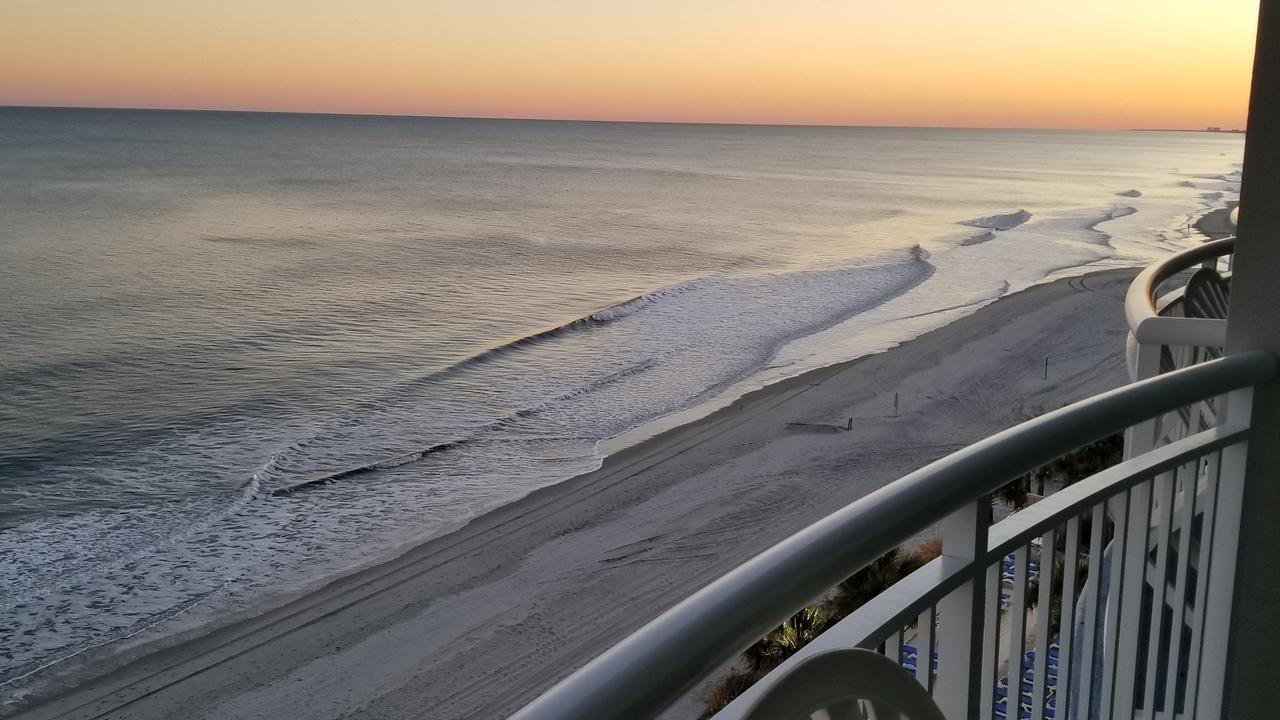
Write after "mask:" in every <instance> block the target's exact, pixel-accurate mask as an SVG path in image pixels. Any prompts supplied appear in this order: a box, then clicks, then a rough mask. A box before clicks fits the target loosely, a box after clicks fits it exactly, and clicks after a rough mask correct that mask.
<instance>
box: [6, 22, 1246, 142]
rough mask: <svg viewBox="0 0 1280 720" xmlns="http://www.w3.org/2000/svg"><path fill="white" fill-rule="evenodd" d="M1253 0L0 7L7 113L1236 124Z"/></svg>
mask: <svg viewBox="0 0 1280 720" xmlns="http://www.w3.org/2000/svg"><path fill="white" fill-rule="evenodd" d="M1256 13H1257V0H1070V1H1067V0H1054V1H1050V0H963V1H961V0H643V1H641V0H273V1H271V2H263V1H261V0H254V1H249V0H218V1H217V2H203V3H198V2H195V1H194V0H111V1H110V2H104V1H102V0H3V1H2V2H0V105H72V106H109V107H165V108H209V109H237V110H239V109H243V110H282V111H307V112H340V113H379V114H382V113H386V114H407V115H454V116H485V117H533V118H581V119H616V120H672V121H694V122H751V123H813V124H858V125H862V124H873V125H934V126H981V127H1003V126H1021V127H1101V128H1129V127H1181V128H1199V127H1204V126H1206V125H1220V126H1224V127H1242V126H1243V125H1244V117H1245V110H1246V104H1247V99H1248V81H1249V71H1250V63H1251V61H1252V56H1253V39H1254V36H1253V34H1254V23H1255V21H1256Z"/></svg>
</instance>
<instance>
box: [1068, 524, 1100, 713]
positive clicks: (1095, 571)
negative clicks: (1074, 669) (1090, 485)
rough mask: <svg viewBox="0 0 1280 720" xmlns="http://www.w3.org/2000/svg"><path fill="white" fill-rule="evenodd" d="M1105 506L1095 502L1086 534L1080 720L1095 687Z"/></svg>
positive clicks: (1091, 698)
mask: <svg viewBox="0 0 1280 720" xmlns="http://www.w3.org/2000/svg"><path fill="white" fill-rule="evenodd" d="M1106 517H1107V513H1106V503H1098V504H1097V505H1095V506H1094V507H1093V518H1092V523H1093V525H1092V527H1091V528H1090V531H1089V578H1088V580H1087V581H1086V584H1087V585H1088V587H1087V588H1086V590H1087V591H1088V595H1089V596H1088V598H1086V602H1085V607H1084V632H1083V634H1082V635H1081V639H1080V643H1081V646H1080V695H1079V696H1078V697H1077V698H1076V703H1077V704H1079V706H1080V712H1078V713H1076V714H1077V715H1078V716H1080V717H1088V716H1089V714H1090V713H1092V712H1093V710H1092V707H1093V696H1094V694H1096V693H1097V688H1095V687H1094V686H1093V667H1094V665H1096V664H1097V662H1098V658H1097V657H1096V655H1097V645H1098V642H1097V640H1098V615H1099V613H1100V610H1099V608H1100V606H1101V603H1102V567H1103V563H1102V551H1103V547H1102V529H1103V526H1104V524H1105V523H1106Z"/></svg>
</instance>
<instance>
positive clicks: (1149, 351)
mask: <svg viewBox="0 0 1280 720" xmlns="http://www.w3.org/2000/svg"><path fill="white" fill-rule="evenodd" d="M1135 341H1136V342H1137V346H1138V347H1137V351H1136V354H1135V358H1134V363H1133V372H1134V380H1135V381H1138V380H1146V379H1147V378H1152V377H1155V376H1156V375H1158V374H1159V373H1160V349H1161V346H1160V345H1159V344H1152V343H1145V342H1141V341H1137V340H1136V338H1135ZM1155 434H1156V420H1155V419H1151V420H1147V421H1145V422H1142V423H1139V424H1137V425H1134V426H1133V427H1131V428H1129V429H1128V430H1125V432H1124V457H1125V459H1126V460H1128V459H1129V458H1132V457H1135V456H1137V455H1141V454H1142V453H1144V452H1146V451H1148V450H1150V449H1151V448H1152V447H1154V446H1155Z"/></svg>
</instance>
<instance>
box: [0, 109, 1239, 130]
mask: <svg viewBox="0 0 1280 720" xmlns="http://www.w3.org/2000/svg"><path fill="white" fill-rule="evenodd" d="M0 110H106V111H117V112H189V113H222V114H240V115H314V116H320V117H369V118H402V119H417V120H496V121H510V122H561V123H601V124H604V123H614V124H627V125H706V126H730V127H794V128H882V129H887V130H895V129H896V130H1038V131H1053V132H1211V131H1210V130H1208V128H1209V127H1212V126H1205V127H1195V128H1190V127H1188V128H1144V127H1113V128H1096V127H1089V128H1080V127H1045V126H1033V125H1025V126H1024V125H1010V126H980V125H877V124H871V123H864V124H857V123H801V122H795V123H778V122H750V121H713V120H618V119H610V118H558V117H525V116H498V115H414V114H409V113H389V112H387V113H379V112H334V111H323V110H249V109H228V108H203V107H201V108H182V107H156V106H150V107H143V106H122V105H10V104H5V103H0ZM1220 132H1222V133H1224V134H1230V133H1233V132H1234V133H1242V132H1243V130H1242V129H1232V130H1225V129H1224V130H1221V131H1220Z"/></svg>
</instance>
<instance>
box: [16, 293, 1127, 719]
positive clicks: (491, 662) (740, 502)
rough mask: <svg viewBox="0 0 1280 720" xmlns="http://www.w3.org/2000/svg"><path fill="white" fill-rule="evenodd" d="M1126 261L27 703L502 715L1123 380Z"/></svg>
mask: <svg viewBox="0 0 1280 720" xmlns="http://www.w3.org/2000/svg"><path fill="white" fill-rule="evenodd" d="M1133 274H1134V271H1129V270H1116V271H1106V272H1099V273H1094V274H1091V275H1088V276H1085V277H1081V278H1072V279H1067V280H1061V281H1057V282H1053V283H1050V284H1046V285H1041V286H1037V287H1033V288H1031V289H1029V290H1026V291H1024V292H1020V293H1017V294H1014V295H1011V296H1009V297H1006V298H1004V299H1001V300H999V301H997V302H995V303H993V304H991V305H989V306H987V307H985V308H983V309H981V310H979V311H978V312H976V313H974V314H973V315H971V316H968V317H966V318H963V319H961V320H959V321H957V322H955V323H952V324H950V325H948V326H946V327H944V328H941V329H938V330H936V331H933V332H931V333H928V334H927V335H924V336H922V337H920V338H917V339H915V340H913V341H911V342H908V343H905V344H903V345H901V346H899V347H897V348H895V349H893V350H890V351H888V352H885V353H881V354H878V355H874V356H870V357H866V358H862V359H859V360H855V361H850V362H846V363H842V364H839V365H835V366H832V367H829V368H825V369H822V370H817V371H814V372H811V373H808V374H805V375H802V376H800V377H797V378H794V379H792V380H789V381H786V382H782V383H778V384H776V385H772V386H769V387H767V388H765V389H763V390H760V391H757V392H755V393H752V394H750V395H748V396H746V397H744V398H743V399H742V400H741V401H739V402H737V403H734V404H733V405H732V406H730V407H727V408H724V409H723V410H721V411H719V412H716V413H715V414H713V415H711V416H709V417H707V418H705V419H703V420H700V421H698V422H695V423H693V424H690V425H687V426H683V427H680V428H676V429H674V430H671V431H669V432H666V433H664V434H662V435H659V436H658V437H655V438H653V439H651V440H648V441H645V442H643V443H642V444H640V445H637V446H635V447H632V448H629V449H626V450H624V451H622V452H619V453H617V454H615V455H613V456H611V457H609V458H608V459H607V461H606V462H605V463H604V466H603V467H602V468H600V469H599V470H598V471H596V472H593V473H589V474H587V475H583V476H580V477H577V478H574V479H572V480H570V481H567V482H564V483H561V484H559V485H556V486H553V487H549V488H545V489H543V490H539V491H537V492H534V493H532V494H531V495H529V496H528V497H526V498H524V499H523V500H521V501H519V502H516V503H513V504H511V505H508V506H505V507H503V508H501V509H499V510H496V511H494V512H491V513H489V514H486V515H484V516H482V517H480V518H477V519H476V520H474V521H473V522H471V523H470V524H468V525H467V526H465V527H464V528H462V529H461V530H459V531H457V532H454V533H452V534H450V535H447V536H444V537H441V538H438V539H436V540H433V541H431V542H429V543H426V544H424V545H422V546H420V547H417V548H415V549H413V550H411V551H409V552H407V553H406V554H404V555H402V556H401V557H399V558H397V559H395V560H393V561H391V562H388V563H385V564H383V565H380V566H377V567H374V568H371V569H368V570H366V571H363V572H360V573H358V574H355V575H352V576H350V577H347V578H344V579H341V580H338V581H336V582H334V583H332V584H330V585H329V586H327V587H325V588H324V589H322V590H320V591H318V592H315V593H313V594H311V595H308V596H306V597H304V598H301V599H299V600H296V601H294V602H292V603H290V604H288V605H285V606H283V607H280V608H277V609H274V610H271V611H269V612H266V613H264V614H261V615H260V616H257V617H254V618H250V619H246V620H242V621H241V622H238V623H236V624H233V625H230V626H227V627H223V628H221V629H218V630H216V631H214V632H212V633H208V634H205V635H203V636H200V637H194V638H188V639H185V640H184V641H183V642H182V643H180V644H177V645H174V646H172V647H167V648H164V649H160V650H156V651H154V652H146V653H144V652H143V651H145V650H148V648H143V649H142V650H140V651H138V652H134V653H132V655H131V656H130V657H128V658H123V659H122V660H117V661H116V662H114V663H113V664H114V665H116V667H115V669H112V670H111V671H110V672H108V673H107V674H105V675H101V676H99V677H96V678H91V679H89V680H88V681H87V682H84V684H82V685H80V686H79V687H78V688H77V689H75V690H73V691H71V692H69V693H67V694H65V695H62V696H61V697H58V698H56V699H54V700H53V701H52V702H49V703H47V704H45V705H43V706H40V707H38V708H35V709H33V710H30V711H29V712H28V713H26V714H23V715H20V717H24V718H26V717H29V718H90V717H95V718H96V717H110V718H166V717H184V718H281V717H307V718H344V717H360V718H407V717H419V718H439V719H441V720H447V719H452V718H501V717H505V716H506V715H508V714H510V713H511V712H513V711H514V710H515V709H517V708H518V707H519V706H521V705H522V704H523V703H524V702H526V701H528V700H529V699H530V698H532V697H533V696H535V695H536V694H538V693H539V692H540V691H542V690H544V689H545V688H547V687H548V686H550V685H551V684H553V683H554V682H556V681H557V680H558V679H560V678H562V677H563V676H565V675H567V674H568V673H570V672H571V671H573V670H574V669H575V668H577V667H579V666H580V665H582V664H583V663H585V662H586V661H588V660H589V659H591V658H592V657H594V656H595V655H597V654H598V653H600V652H601V651H603V650H604V649H606V648H607V647H609V646H610V645H611V644H613V643H614V642H616V641H618V640H619V639H621V638H622V637H623V636H625V635H626V634H627V633H629V632H630V631H632V630H634V629H635V628H636V627H638V626H640V625H641V624H643V623H644V622H646V621H648V620H650V619H652V618H653V617H654V616H656V615H657V614H659V613H660V612H661V611H663V610H665V609H666V608H668V607H669V606H671V605H673V604H674V603H676V602H677V601H679V600H680V599H682V598H683V597H685V596H687V595H689V594H690V593H692V592H694V591H695V590H697V589H698V588H700V587H702V586H703V585H705V584H706V583H707V582H709V581H711V580H712V579H714V578H715V577H717V576H719V575H721V574H723V573H724V572H726V571H728V570H729V569H731V568H732V567H733V566H735V565H737V564H739V563H740V562H742V561H743V560H745V559H747V558H749V557H751V556H752V555H754V554H756V553H758V552H760V551H761V550H763V549H765V548H766V547H768V546H769V545H771V544H773V543H775V542H777V541H779V540H781V539H782V538H784V537H786V536H787V535H789V534H791V533H792V532H794V531H796V530H798V529H800V528H801V527H803V526H805V525H807V524H809V523H811V522H813V521H815V520H817V519H818V518H820V517H822V516H824V515H826V514H827V513H829V512H831V511H832V510H835V509H836V508H838V507H840V506H842V505H844V504H847V503H849V502H851V501H853V500H855V499H857V498H858V497H860V496H862V495H864V494H866V493H867V492H869V491H871V490H873V489H875V488H877V487H880V486H882V485H884V484H885V483H888V482H891V481H893V480H894V479H896V478H897V477H900V476H901V475H903V474H904V473H906V472H908V471H910V470H912V469H914V468H917V467H919V466H921V465H923V464H925V463H927V462H929V461H932V460H934V459H937V458H939V457H941V456H943V455H945V454H947V453H948V452H951V451H953V450H955V449H958V448H960V447H963V446H964V445H966V444H968V443H970V442H972V441H974V440H976V439H978V438H980V437H983V436H985V435H988V434H990V433H992V432H994V431H996V430H999V429H1001V428H1005V427H1008V426H1010V425H1012V424H1015V423H1017V422H1019V421H1021V420H1024V419H1027V418H1029V417H1032V416H1034V415H1036V414H1038V413H1040V412H1042V411H1044V410H1047V409H1052V408H1056V407H1059V406H1061V405H1063V404H1066V403H1069V402H1071V401H1074V400H1077V399H1079V398H1082V397H1085V396H1088V395H1091V394H1094V393H1097V392H1099V391H1102V390H1105V389H1108V388H1111V387H1115V386H1117V385H1119V384H1122V383H1123V382H1125V380H1126V373H1125V369H1124V352H1123V349H1124V337H1125V332H1126V326H1125V321H1124V315H1123V309H1122V298H1123V295H1124V292H1125V289H1126V287H1127V285H1128V281H1129V279H1130V278H1131V277H1132V276H1133ZM1046 358H1047V359H1048V377H1047V379H1046V377H1045V360H1046ZM895 395H896V397H897V399H898V409H897V412H896V414H895V410H894V405H895ZM850 418H852V428H853V429H852V430H851V431H845V430H844V429H843V428H844V427H845V426H846V424H847V423H848V422H849V420H850ZM797 424H798V425H797ZM837 428H838V429H837ZM149 650H155V649H154V648H150V649H149ZM126 661H127V662H126ZM99 671H101V670H99ZM85 672H86V673H87V672H88V671H85ZM85 677H86V676H85V675H82V676H80V677H76V678H74V679H75V680H77V681H81V680H84V679H85ZM696 706H697V702H696V698H694V699H691V700H689V701H687V702H686V703H684V704H682V705H680V706H678V707H677V709H676V710H674V711H673V712H672V713H669V715H670V716H671V717H682V716H683V717H692V716H694V715H695V714H696ZM11 710H12V708H11V709H10V711H11Z"/></svg>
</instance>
